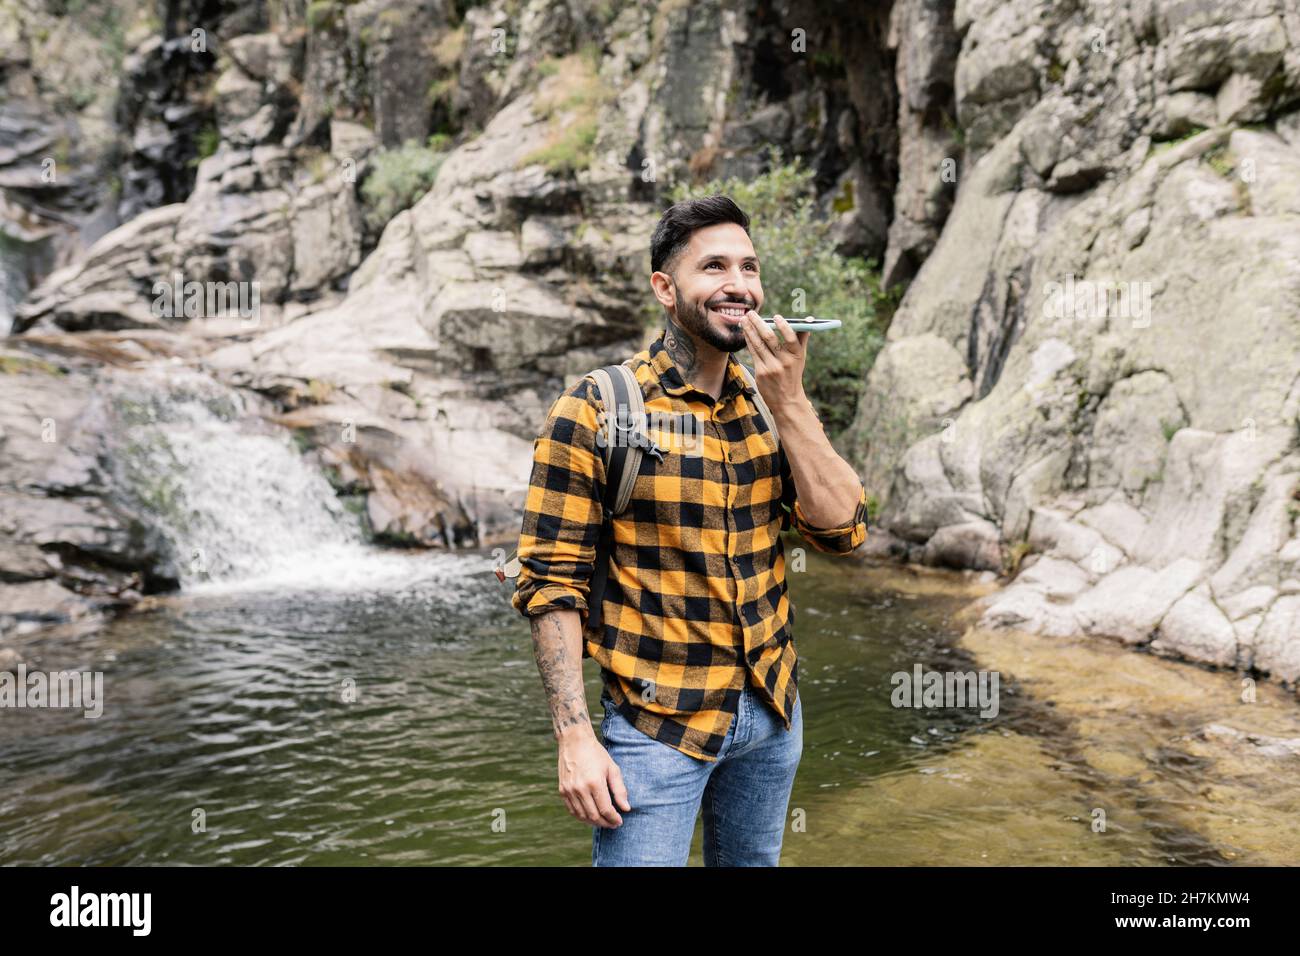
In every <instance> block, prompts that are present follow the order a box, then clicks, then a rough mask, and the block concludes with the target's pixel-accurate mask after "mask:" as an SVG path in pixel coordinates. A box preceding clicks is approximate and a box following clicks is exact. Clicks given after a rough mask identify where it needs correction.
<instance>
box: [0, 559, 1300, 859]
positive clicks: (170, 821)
mask: <svg viewBox="0 0 1300 956" xmlns="http://www.w3.org/2000/svg"><path fill="white" fill-rule="evenodd" d="M490 565H491V560H490V557H489V556H488V555H487V554H481V555H478V554H474V555H469V554H461V555H446V554H391V553H390V554H387V555H382V556H380V560H379V566H380V572H379V576H378V577H367V576H366V574H364V573H361V572H358V576H357V577H355V578H354V579H352V581H351V583H350V584H349V583H348V582H347V581H339V580H337V579H335V578H333V577H327V578H324V579H318V580H317V582H316V583H315V584H314V585H310V584H308V582H307V580H306V579H299V580H298V581H297V582H296V583H294V582H291V581H290V580H289V579H284V581H282V582H281V585H280V586H277V587H265V586H253V587H245V588H241V587H237V586H235V585H234V584H229V583H228V584H226V585H224V586H221V587H209V588H206V589H204V590H201V591H199V592H198V593H187V594H183V595H181V596H178V597H175V598H169V599H164V600H159V601H157V602H155V603H154V605H153V606H152V607H151V608H148V609H146V610H143V611H141V612H138V613H134V614H131V615H129V616H126V617H123V618H120V619H119V620H117V621H116V622H114V623H113V624H112V625H111V626H109V627H108V628H106V629H103V630H101V631H98V632H96V633H93V634H90V635H80V636H69V637H67V638H65V639H50V640H47V641H45V642H43V643H41V644H39V645H35V644H33V645H28V646H26V647H25V648H23V653H24V656H25V657H26V658H27V664H28V667H29V669H32V668H40V669H45V670H54V669H60V668H64V667H70V668H71V667H76V668H88V669H102V670H103V671H104V672H105V696H106V702H105V709H104V716H103V717H102V718H100V719H99V720H87V719H84V718H83V717H81V716H80V713H79V712H77V713H73V712H68V711H30V710H29V711H10V712H7V713H4V715H3V718H2V719H0V755H2V757H3V759H2V760H0V767H3V769H2V770H0V778H2V779H0V834H2V835H3V836H0V863H3V864H15V863H19V864H56V863H58V864H87V865H116V864H246V865H285V864H309V865H319V864H398V865H406V864H450V865H484V864H486V865H515V864H527V865H574V866H587V865H589V864H590V851H591V842H590V830H589V828H588V827H587V826H585V825H584V824H581V823H580V822H578V821H576V820H575V819H573V818H572V817H570V816H569V815H568V813H567V812H566V810H565V808H564V805H563V802H562V801H561V799H560V797H559V795H558V794H557V793H556V778H555V773H556V766H555V743H554V739H553V737H552V733H551V725H550V720H549V717H548V714H547V710H546V704H545V700H544V697H543V692H542V687H541V682H540V679H539V677H538V674H537V669H536V665H535V664H534V662H533V658H532V649H531V639H530V635H529V632H528V629H527V626H526V622H525V621H524V619H523V618H522V617H519V616H518V615H517V614H516V613H515V612H514V611H513V610H511V609H510V608H509V607H508V605H507V603H506V600H507V596H508V590H507V586H506V585H503V584H500V583H499V582H497V580H496V578H495V576H494V575H493V574H492V573H491V570H490ZM808 566H809V570H808V571H807V572H806V573H804V574H800V575H792V581H791V587H792V593H793V594H794V597H795V600H796V602H797V603H798V628H797V629H798V638H797V639H798V642H799V649H800V654H801V658H802V663H801V665H800V675H801V693H802V695H803V700H804V707H805V713H806V718H805V750H804V756H803V761H802V764H801V766H800V769H799V773H798V777H797V779H796V783H795V789H794V792H793V794H792V797H791V809H792V811H793V812H797V813H798V814H799V816H800V819H801V820H802V829H800V830H796V831H793V832H788V833H787V836H786V841H785V849H784V853H783V863H785V864H787V865H800V864H802V865H810V864H857V863H887V864H895V863H912V864H934V863H943V864H981V863H1006V862H1019V863H1028V864H1050V863H1056V864H1059V863H1063V862H1064V863H1068V864H1104V863H1135V864H1161V863H1171V862H1172V863H1206V862H1211V863H1225V862H1228V861H1231V860H1237V861H1240V862H1260V861H1270V862H1277V861H1278V859H1277V858H1278V857H1283V858H1285V857H1287V856H1288V855H1289V856H1290V861H1291V862H1294V861H1295V859H1296V857H1295V855H1294V851H1295V837H1294V834H1293V833H1291V834H1288V824H1287V821H1288V820H1293V819H1294V813H1295V809H1296V808H1295V806H1294V804H1295V800H1296V797H1295V794H1297V793H1300V788H1297V786H1296V784H1297V783H1298V782H1300V781H1298V780H1297V779H1296V771H1295V767H1294V763H1295V761H1294V760H1292V761H1291V762H1290V763H1289V764H1287V763H1283V762H1279V761H1276V760H1274V761H1273V762H1272V763H1271V764H1269V765H1268V766H1269V767H1271V768H1272V770H1271V771H1270V772H1267V773H1263V772H1261V771H1260V769H1259V768H1258V767H1254V766H1253V765H1249V762H1247V764H1246V765H1243V766H1242V767H1237V768H1233V767H1230V766H1227V765H1224V764H1222V763H1221V762H1219V761H1217V760H1215V759H1212V757H1214V756H1215V755H1214V754H1210V755H1209V756H1206V755H1204V754H1201V755H1199V756H1198V755H1197V752H1196V746H1197V745H1196V744H1195V743H1194V742H1193V743H1187V742H1183V743H1180V742H1179V737H1180V733H1181V731H1182V722H1183V716H1184V715H1183V711H1187V712H1189V713H1193V715H1194V719H1191V720H1190V722H1188V723H1187V726H1189V727H1191V726H1197V725H1198V724H1197V722H1198V721H1203V720H1204V719H1207V718H1213V719H1221V715H1218V716H1217V717H1216V716H1215V715H1214V714H1213V713H1212V712H1213V711H1214V709H1215V701H1214V700H1213V694H1211V693H1208V692H1207V691H1206V690H1205V688H1206V687H1219V686H1221V685H1222V686H1223V687H1227V688H1229V689H1230V688H1231V687H1232V686H1233V684H1234V681H1233V679H1232V677H1231V676H1230V675H1222V674H1215V673H1212V672H1208V671H1203V670H1200V669H1197V668H1190V667H1188V666H1186V665H1181V664H1177V663H1173V662H1168V661H1160V660H1157V659H1154V658H1145V659H1139V655H1135V654H1133V653H1132V652H1128V651H1120V652H1118V653H1120V654H1123V655H1126V657H1124V658H1120V660H1135V661H1137V662H1138V663H1139V664H1141V666H1142V667H1150V668H1153V670H1152V671H1150V673H1147V672H1145V671H1143V672H1141V676H1140V678H1137V679H1140V682H1141V684H1142V685H1143V687H1144V688H1145V691H1144V694H1143V695H1142V696H1141V698H1140V699H1138V698H1134V699H1124V698H1123V697H1122V696H1119V697H1116V698H1115V699H1114V700H1112V701H1110V702H1109V704H1108V703H1107V702H1106V701H1105V700H1102V699H1101V697H1100V696H1099V695H1104V694H1105V693H1107V692H1108V691H1107V690H1106V687H1107V684H1106V679H1103V678H1099V677H1097V676H1096V675H1097V674H1098V668H1097V659H1095V658H1090V657H1087V656H1086V655H1089V654H1104V653H1107V652H1106V651H1104V650H1102V651H1096V650H1090V649H1086V648H1085V649H1083V650H1077V649H1076V650H1071V651H1069V655H1070V656H1063V655H1064V652H1059V651H1056V650H1052V651H1051V652H1050V653H1048V654H1046V655H1044V656H1043V657H1042V659H1041V660H1037V661H1035V659H1034V656H1033V655H1034V653H1035V652H1034V651H1033V650H1032V647H1033V646H1035V645H1032V644H1029V643H1026V644H1023V645H1021V644H1015V643H1012V642H1010V641H1009V640H1007V639H1003V638H999V639H998V640H997V641H996V642H995V643H993V644H992V645H990V647H988V648H981V651H980V652H981V654H982V655H989V656H990V659H992V658H995V657H996V656H997V655H998V654H1007V655H1010V658H1014V661H1015V662H1016V664H1015V666H1016V668H1023V669H1024V673H1025V674H1026V675H1028V677H1027V678H1026V680H1024V681H1021V680H1020V679H1019V677H1018V676H1016V675H1015V674H1013V673H1012V670H1013V668H1012V666H1011V664H1010V663H1008V662H1002V663H1001V664H1000V665H999V666H1001V667H1002V668H1003V671H1004V673H1003V677H1002V682H1001V686H1000V690H1001V707H1000V712H999V714H998V716H997V717H996V718H995V719H993V720H983V719H981V718H979V717H978V716H977V714H976V713H975V711H974V710H973V709H972V710H969V711H955V710H954V711H947V712H927V711H919V710H910V709H895V708H893V707H892V706H891V705H890V693H891V690H892V685H891V682H890V675H891V674H892V673H894V672H896V671H910V670H911V668H912V666H913V665H914V664H915V663H918V662H919V663H921V664H922V665H923V666H924V667H926V668H927V669H930V668H938V669H945V668H960V669H973V668H975V667H977V666H978V662H977V661H976V660H975V659H974V658H973V657H972V656H971V651H970V650H968V649H967V648H966V647H964V646H962V644H961V643H960V642H959V641H958V635H959V634H960V632H961V630H962V628H961V627H960V626H958V625H957V624H956V623H955V621H954V616H955V615H956V614H957V613H958V611H959V610H960V608H961V607H962V606H963V605H964V604H965V600H966V599H965V598H962V597H959V596H957V595H956V594H955V593H953V592H951V590H950V589H948V588H946V587H945V586H941V585H936V584H935V583H934V581H933V580H931V579H929V578H912V577H909V576H906V575H897V574H893V573H885V572H879V571H871V570H868V569H863V568H860V567H858V566H856V565H854V564H852V563H851V562H836V561H835V560H834V559H831V558H823V557H822V556H820V555H817V554H812V555H810V559H809V565H808ZM399 568H402V569H404V571H403V572H402V573H400V574H399V573H396V572H397V570H398V569H399ZM381 579H382V580H384V581H386V582H387V583H386V584H385V585H383V586H379V585H377V583H376V582H377V581H379V580H381ZM934 580H938V581H941V580H942V579H934ZM250 583H254V582H250ZM1038 646H1041V644H1040V645H1038ZM1079 654H1082V655H1085V656H1083V657H1078V656H1077V655H1079ZM1010 658H1009V660H1010ZM1067 659H1068V660H1069V663H1070V668H1069V675H1070V679H1071V680H1072V681H1073V686H1075V687H1076V690H1075V691H1073V692H1071V691H1070V690H1069V689H1068V688H1069V687H1070V686H1071V685H1070V684H1068V683H1054V682H1053V680H1052V679H1051V674H1050V672H1049V668H1050V666H1051V663H1052V662H1053V661H1056V662H1059V661H1061V660H1067ZM1105 666H1106V668H1107V669H1108V670H1109V671H1110V672H1111V677H1110V678H1109V679H1110V680H1111V681H1112V682H1113V681H1115V680H1118V679H1119V678H1120V675H1123V674H1124V673H1125V672H1124V668H1123V667H1122V666H1116V665H1114V664H1110V665H1105ZM1134 673H1137V672H1136V671H1134ZM585 674H586V676H587V693H588V702H589V705H590V706H591V707H592V708H594V709H593V710H592V713H599V709H598V708H596V706H595V705H596V702H597V698H598V696H599V692H600V685H599V680H598V676H597V673H596V671H595V669H594V665H593V664H592V663H590V662H587V663H586V665H585ZM1189 674H1190V675H1191V676H1190V677H1189V676H1188V675H1189ZM1152 675H1155V676H1152ZM1162 675H1172V676H1162ZM1094 678H1095V681H1094ZM1125 679H1127V678H1125ZM1187 681H1193V682H1204V685H1203V686H1202V684H1200V683H1196V684H1195V690H1194V692H1192V691H1182V692H1179V693H1181V697H1179V700H1181V701H1182V702H1183V706H1182V707H1181V709H1180V708H1179V707H1177V706H1173V705H1171V703H1170V701H1171V700H1172V698H1171V696H1170V695H1172V694H1174V693H1175V690H1174V688H1176V687H1182V686H1183V684H1184V683H1186V682H1187ZM349 682H351V684H349ZM1178 682H1183V683H1178ZM350 686H354V687H355V692H356V694H355V700H354V701H353V702H348V701H349V698H348V697H347V696H346V691H347V689H348V688H349V687H350ZM1187 686H1189V687H1190V686H1192V685H1191V684H1188V685H1187ZM1233 699H1234V697H1233V695H1231V694H1227V695H1225V700H1228V701H1231V700H1233ZM1058 703H1059V706H1058ZM1223 706H1224V707H1228V706H1229V705H1228V704H1224V705H1223ZM1270 706H1271V705H1270ZM1290 707H1291V709H1290V710H1287V709H1286V708H1285V706H1284V704H1282V703H1278V704H1277V709H1276V710H1275V712H1274V716H1275V717H1276V718H1277V719H1279V720H1294V717H1295V714H1294V711H1295V707H1294V702H1293V701H1292V702H1291V704H1290ZM1116 710H1118V711H1125V712H1129V714H1130V720H1129V722H1128V723H1125V721H1124V720H1123V719H1121V718H1119V717H1117V716H1116V715H1115V711H1116ZM1152 713H1155V714H1165V715H1166V716H1165V717H1164V718H1163V723H1162V720H1161V719H1159V718H1157V717H1152V716H1151V714H1152ZM1171 715H1172V716H1171ZM1098 750H1100V752H1101V756H1098V754H1097V753H1096V752H1094V751H1098ZM1106 754H1109V755H1110V756H1109V757H1108V758H1107V757H1106ZM1207 786H1213V787H1215V788H1216V793H1217V799H1218V803H1217V804H1214V805H1211V804H1209V803H1207V802H1206V801H1205V799H1203V798H1200V797H1198V794H1199V793H1200V792H1201V791H1202V790H1203V789H1204V788H1206V787H1207ZM1098 806H1102V807H1105V808H1106V809H1107V811H1108V818H1109V821H1110V826H1109V828H1108V831H1107V832H1106V833H1105V834H1099V833H1096V832H1094V831H1093V829H1092V827H1091V825H1090V824H1091V822H1092V819H1093V818H1092V810H1093V808H1095V807H1098ZM1229 819H1233V820H1238V821H1242V822H1243V823H1245V824H1246V825H1247V829H1245V830H1243V829H1238V830H1236V831H1233V830H1231V829H1230V828H1227V829H1225V828H1223V827H1219V826H1218V825H1217V821H1227V820H1229ZM199 820H201V821H202V824H203V826H202V827H199V826H198V824H197V823H196V821H199ZM502 822H504V827H502V825H501V824H502ZM494 824H495V826H494ZM1290 829H1291V830H1294V826H1293V825H1291V826H1290ZM1268 831H1271V836H1270V837H1269V839H1270V840H1271V841H1272V843H1271V845H1272V846H1273V848H1274V849H1273V851H1270V850H1269V849H1268V846H1266V845H1265V844H1264V843H1263V842H1262V837H1261V836H1260V834H1263V833H1265V832H1268ZM1270 852H1272V857H1270ZM700 859H701V858H700V843H699V834H698V832H697V838H696V843H695V846H694V851H693V862H694V863H695V864H696V865H699V863H700Z"/></svg>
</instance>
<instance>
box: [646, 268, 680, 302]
mask: <svg viewBox="0 0 1300 956" xmlns="http://www.w3.org/2000/svg"><path fill="white" fill-rule="evenodd" d="M650 290H651V291H652V292H654V294H655V298H656V299H658V300H659V304H660V305H662V306H663V307H664V308H665V309H672V308H674V307H675V306H676V304H677V301H676V299H675V298H674V296H673V280H672V279H671V278H669V276H668V273H666V272H654V273H651V275H650Z"/></svg>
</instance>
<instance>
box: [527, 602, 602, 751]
mask: <svg viewBox="0 0 1300 956" xmlns="http://www.w3.org/2000/svg"><path fill="white" fill-rule="evenodd" d="M531 623H532V628H533V656H534V657H535V658H537V670H538V671H539V672H540V673H541V675H542V686H543V687H545V688H546V701H547V704H548V705H549V706H550V708H551V724H552V726H553V727H554V728H555V736H556V737H557V738H558V737H559V736H560V734H561V733H562V732H563V731H565V730H567V729H568V728H569V727H573V726H575V725H577V724H580V723H582V722H584V721H585V722H586V723H587V724H590V723H591V718H590V717H589V716H588V715H587V693H586V690H585V689H584V688H583V684H582V661H581V660H578V661H577V662H576V663H575V662H574V661H573V660H572V658H571V657H570V655H569V649H568V647H567V645H566V644H565V640H564V630H563V628H561V627H560V622H559V619H558V616H557V615H555V614H541V615H538V616H537V617H535V618H533V619H532V622H531Z"/></svg>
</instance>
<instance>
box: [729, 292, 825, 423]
mask: <svg viewBox="0 0 1300 956" xmlns="http://www.w3.org/2000/svg"><path fill="white" fill-rule="evenodd" d="M773 318H774V319H775V320H776V329H771V328H768V325H767V323H766V322H764V321H763V320H762V319H761V318H760V317H759V315H758V313H757V312H755V311H754V310H753V309H750V310H749V311H748V312H746V313H745V320H744V321H743V322H742V323H740V327H741V328H742V329H744V330H745V341H746V342H748V343H749V354H750V356H752V357H753V359H754V383H755V385H757V386H758V391H759V394H761V395H762V396H763V401H765V402H767V404H768V407H770V408H772V410H773V411H774V412H775V410H776V409H777V408H779V407H781V406H783V405H786V404H787V403H791V402H796V403H801V404H802V403H804V402H806V401H807V398H806V396H805V395H804V390H803V368H804V363H805V361H806V360H807V358H808V349H807V343H808V336H810V335H812V333H811V332H798V333H796V332H795V331H794V329H792V328H790V323H789V322H787V321H786V320H785V319H784V318H782V317H781V316H779V315H776V316H773ZM778 330H779V331H780V333H781V336H780V337H778V336H777V334H776V333H777V331H778ZM783 340H784V341H783Z"/></svg>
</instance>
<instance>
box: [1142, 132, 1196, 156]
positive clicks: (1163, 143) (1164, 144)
mask: <svg viewBox="0 0 1300 956" xmlns="http://www.w3.org/2000/svg"><path fill="white" fill-rule="evenodd" d="M1206 128H1207V127H1204V126H1193V127H1192V128H1191V131H1190V132H1187V133H1184V134H1183V135H1182V136H1175V137H1174V138H1173V139H1163V140H1153V141H1152V143H1151V151H1150V152H1149V153H1148V154H1147V155H1148V156H1155V155H1157V154H1159V153H1163V152H1164V151H1165V150H1167V149H1172V148H1173V147H1174V146H1177V145H1178V144H1179V143H1185V142H1187V141H1188V140H1189V139H1191V138H1192V137H1193V136H1199V135H1200V134H1201V133H1204V132H1205V130H1206Z"/></svg>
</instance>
